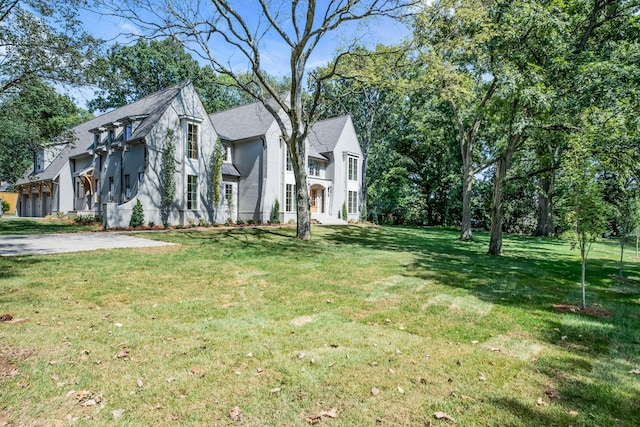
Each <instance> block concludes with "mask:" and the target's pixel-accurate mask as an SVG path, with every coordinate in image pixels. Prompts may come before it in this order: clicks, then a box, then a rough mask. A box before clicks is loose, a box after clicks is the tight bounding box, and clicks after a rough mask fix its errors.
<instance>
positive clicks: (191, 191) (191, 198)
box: [187, 175, 198, 209]
mask: <svg viewBox="0 0 640 427" xmlns="http://www.w3.org/2000/svg"><path fill="white" fill-rule="evenodd" d="M187 209H198V177H197V176H195V175H187Z"/></svg>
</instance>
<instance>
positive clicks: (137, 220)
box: [129, 199, 144, 227]
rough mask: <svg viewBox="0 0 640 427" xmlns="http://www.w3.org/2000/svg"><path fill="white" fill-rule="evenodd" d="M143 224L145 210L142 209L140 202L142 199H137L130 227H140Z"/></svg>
mask: <svg viewBox="0 0 640 427" xmlns="http://www.w3.org/2000/svg"><path fill="white" fill-rule="evenodd" d="M142 224H144V209H143V208H142V202H140V199H136V204H135V206H134V207H133V212H132V213H131V220H130V221H129V225H130V226H131V227H138V226H140V225H142Z"/></svg>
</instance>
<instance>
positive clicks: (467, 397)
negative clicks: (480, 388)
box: [460, 394, 476, 402]
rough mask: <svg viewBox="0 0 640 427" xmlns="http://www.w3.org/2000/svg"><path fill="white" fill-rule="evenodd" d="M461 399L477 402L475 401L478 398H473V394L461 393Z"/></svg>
mask: <svg viewBox="0 0 640 427" xmlns="http://www.w3.org/2000/svg"><path fill="white" fill-rule="evenodd" d="M460 399H463V400H468V401H469V402H475V401H476V399H474V398H473V397H471V396H467V395H466V394H461V395H460Z"/></svg>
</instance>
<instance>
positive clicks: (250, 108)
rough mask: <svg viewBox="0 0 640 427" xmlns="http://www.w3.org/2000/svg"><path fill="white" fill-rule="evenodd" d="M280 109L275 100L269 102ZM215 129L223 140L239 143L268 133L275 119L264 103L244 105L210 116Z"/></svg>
mask: <svg viewBox="0 0 640 427" xmlns="http://www.w3.org/2000/svg"><path fill="white" fill-rule="evenodd" d="M267 102H269V104H270V105H272V106H273V107H274V108H276V109H279V107H278V105H277V103H276V102H275V100H273V99H272V100H270V101H267ZM209 118H210V119H211V123H213V127H214V129H215V130H216V132H217V133H218V135H219V136H220V138H221V139H224V140H227V141H239V140H242V139H247V138H252V137H258V136H262V135H264V134H265V133H267V130H269V128H270V127H271V125H272V124H273V122H274V121H275V119H274V118H273V116H272V115H271V113H270V112H269V111H268V110H267V109H266V108H265V106H264V105H263V104H262V102H254V103H253V104H247V105H243V106H241V107H236V108H232V109H230V110H225V111H221V112H219V113H213V114H210V115H209Z"/></svg>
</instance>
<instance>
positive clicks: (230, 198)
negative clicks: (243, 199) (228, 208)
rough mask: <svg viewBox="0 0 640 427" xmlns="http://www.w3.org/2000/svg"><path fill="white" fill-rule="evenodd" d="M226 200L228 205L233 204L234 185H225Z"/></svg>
mask: <svg viewBox="0 0 640 427" xmlns="http://www.w3.org/2000/svg"><path fill="white" fill-rule="evenodd" d="M224 200H225V201H226V202H227V203H228V204H232V203H233V185H231V184H225V185H224Z"/></svg>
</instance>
